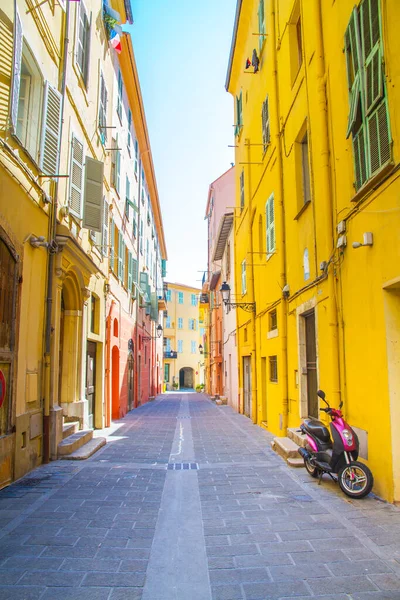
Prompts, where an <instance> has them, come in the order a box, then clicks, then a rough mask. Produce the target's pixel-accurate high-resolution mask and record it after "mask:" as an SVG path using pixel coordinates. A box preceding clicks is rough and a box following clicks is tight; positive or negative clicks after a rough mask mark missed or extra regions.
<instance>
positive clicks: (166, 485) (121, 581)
mask: <svg viewBox="0 0 400 600" xmlns="http://www.w3.org/2000/svg"><path fill="white" fill-rule="evenodd" d="M116 425H117V426H116V427H115V430H114V433H113V434H112V435H109V437H108V440H107V445H106V446H105V447H104V448H103V449H102V450H100V451H99V452H98V453H97V454H95V455H94V456H93V457H92V458H91V459H89V460H86V461H84V462H73V461H57V462H53V463H50V464H49V465H45V466H42V467H40V468H38V469H36V470H35V471H34V472H32V473H31V474H29V475H28V476H26V477H25V478H24V479H22V480H20V481H18V482H16V483H14V484H13V485H11V486H9V487H8V488H6V489H3V490H2V491H0V598H1V600H11V599H13V600H14V599H15V600H16V599H18V600H36V599H40V600H80V599H85V600H211V599H212V600H240V599H243V600H257V599H260V600H267V599H271V600H272V599H281V600H284V599H285V600H286V599H288V598H293V597H296V598H299V599H306V598H307V599H308V598H310V597H311V598H319V599H321V600H322V599H324V600H369V599H370V600H373V599H376V600H399V599H400V510H399V509H398V508H396V507H393V506H391V505H389V504H387V503H385V502H382V501H380V500H379V499H378V498H376V497H375V496H373V495H371V496H369V497H368V498H366V499H364V500H359V501H354V500H349V499H347V498H346V497H345V496H344V495H343V494H342V493H341V492H340V490H339V488H338V487H336V486H335V484H334V483H333V482H331V481H328V480H325V478H324V479H323V481H322V484H321V485H320V486H319V485H318V482H317V481H316V480H314V479H312V478H311V477H310V476H309V475H307V473H305V471H304V469H295V470H294V469H289V468H288V467H287V466H286V465H285V463H284V462H283V461H282V459H281V458H280V457H278V456H277V455H276V454H274V453H273V451H272V450H271V448H270V440H271V436H270V435H269V434H268V433H267V432H266V431H264V430H263V429H261V428H259V427H257V426H255V425H253V424H252V423H251V422H250V420H249V419H247V418H246V417H244V416H241V415H237V414H235V413H234V412H233V411H232V410H231V409H230V408H229V407H226V406H222V407H217V406H215V405H214V404H213V403H212V402H211V401H209V400H208V399H207V398H206V397H205V396H203V395H200V394H194V393H192V394H189V393H188V394H172V393H171V394H166V395H163V396H160V397H158V398H157V399H156V400H155V401H154V402H152V403H149V404H147V405H145V406H143V407H141V408H139V409H136V410H134V411H132V412H131V413H129V414H128V415H127V416H126V417H125V418H124V419H123V420H121V421H119V422H118V423H117V424H116Z"/></svg>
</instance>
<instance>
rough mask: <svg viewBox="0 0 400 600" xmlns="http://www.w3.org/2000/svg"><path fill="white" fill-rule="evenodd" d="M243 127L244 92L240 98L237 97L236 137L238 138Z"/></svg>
mask: <svg viewBox="0 0 400 600" xmlns="http://www.w3.org/2000/svg"><path fill="white" fill-rule="evenodd" d="M242 127H243V106H242V92H240V96H236V125H235V135H236V136H238V135H239V134H240V132H241V130H242Z"/></svg>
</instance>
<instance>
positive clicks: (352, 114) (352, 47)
mask: <svg viewBox="0 0 400 600" xmlns="http://www.w3.org/2000/svg"><path fill="white" fill-rule="evenodd" d="M345 52H346V66H347V85H348V89H349V104H350V111H349V118H348V123H347V134H346V136H347V137H349V136H350V133H351V132H352V131H353V128H354V126H355V124H356V121H357V116H358V112H359V109H360V102H361V93H362V73H361V66H362V51H361V41H360V27H359V20H358V11H357V8H354V9H353V12H352V13H351V17H350V22H349V24H348V26H347V29H346V34H345Z"/></svg>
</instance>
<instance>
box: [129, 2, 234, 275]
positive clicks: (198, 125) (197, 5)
mask: <svg viewBox="0 0 400 600" xmlns="http://www.w3.org/2000/svg"><path fill="white" fill-rule="evenodd" d="M131 1H132V12H133V18H134V25H133V26H132V27H127V29H128V30H129V32H130V33H131V35H132V40H133V47H134V50H135V57H136V62H137V66H138V71H139V77H140V85H141V89H142V95H143V101H144V106H145V112H146V119H147V126H148V129H149V134H150V141H151V148H152V153H153V161H154V165H155V171H156V178H157V185H158V192H159V197H160V203H161V209H162V214H163V222H164V230H165V237H166V242H167V251H168V272H167V278H166V279H167V281H171V282H179V283H184V284H187V285H194V286H198V287H200V286H201V282H200V281H198V280H200V279H201V277H202V273H201V272H200V271H203V270H205V269H206V264H207V228H206V221H204V214H205V208H206V202H207V194H208V186H209V184H210V183H211V182H212V181H214V180H215V179H217V178H218V177H219V176H220V175H222V173H224V172H225V171H227V170H228V169H229V168H230V166H231V163H232V162H233V160H234V153H233V149H232V148H229V147H228V146H229V144H233V127H232V124H233V120H234V116H233V100H232V97H231V96H230V94H228V93H227V92H226V91H225V77H226V71H227V65H228V59H229V51H230V44H231V38H232V31H233V22H234V16H235V8H236V0H201V1H194V0H152V1H151V0H131Z"/></svg>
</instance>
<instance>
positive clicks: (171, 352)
mask: <svg viewBox="0 0 400 600" xmlns="http://www.w3.org/2000/svg"><path fill="white" fill-rule="evenodd" d="M164 358H178V353H177V352H175V350H164Z"/></svg>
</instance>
